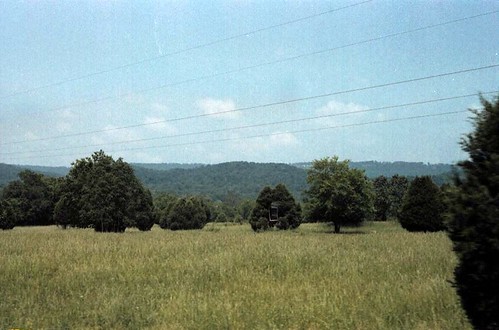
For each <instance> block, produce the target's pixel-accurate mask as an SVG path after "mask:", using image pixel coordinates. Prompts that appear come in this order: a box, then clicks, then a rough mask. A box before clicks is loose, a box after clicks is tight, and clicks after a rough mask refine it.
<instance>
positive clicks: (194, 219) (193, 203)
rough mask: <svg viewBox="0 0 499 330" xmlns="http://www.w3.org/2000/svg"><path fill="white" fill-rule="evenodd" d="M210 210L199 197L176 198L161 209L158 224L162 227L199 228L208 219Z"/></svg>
mask: <svg viewBox="0 0 499 330" xmlns="http://www.w3.org/2000/svg"><path fill="white" fill-rule="evenodd" d="M210 218H211V212H210V208H209V207H208V205H207V203H206V202H205V201H204V200H203V199H202V198H200V197H196V196H190V197H181V198H176V199H175V200H174V201H173V200H172V201H171V202H169V203H168V204H167V205H166V207H165V208H163V209H162V211H161V218H160V220H159V225H160V226H161V228H163V229H171V230H181V229H201V228H203V227H204V226H205V225H206V223H208V221H210Z"/></svg>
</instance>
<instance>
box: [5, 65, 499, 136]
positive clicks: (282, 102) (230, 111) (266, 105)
mask: <svg viewBox="0 0 499 330" xmlns="http://www.w3.org/2000/svg"><path fill="white" fill-rule="evenodd" d="M498 66H499V64H490V65H485V66H481V67H475V68H469V69H463V70H458V71H452V72H446V73H439V74H434V75H430V76H425V77H419V78H412V79H406V80H399V81H395V82H389V83H384V84H379V85H372V86H367V87H360V88H354V89H348V90H342V91H335V92H330V93H325V94H319V95H313V96H307V97H301V98H295V99H288V100H284V101H277V102H272V103H265V104H259V105H254V106H249V107H242V108H237V109H232V110H225V111H218V112H213V113H205V114H197V115H191V116H185V117H178V118H172V119H165V120H159V121H155V122H150V123H143V124H135V125H128V126H121V127H113V128H107V129H100V130H93V131H86V132H79V133H72V134H65V135H55V136H49V137H45V138H38V139H30V140H20V141H14V142H2V143H0V145H14V144H21V143H27V142H36V141H47V140H55V139H60V138H67V137H75V136H83V135H89V134H94V133H103V132H109V131H117V130H124V129H130V128H136V127H143V126H150V125H155V124H162V123H167V122H176V121H182V120H190V119H196V118H203V117H209V116H215V115H221V114H228V113H235V112H242V111H248V110H254V109H258V108H268V107H273V106H277V105H284V104H290V103H296V102H302V101H309V100H313V99H319V98H324V97H329V96H335V95H340V94H348V93H353V92H361V91H366V90H371V89H379V88H384V87H389V86H396V85H402V84H407V83H413V82H417V81H423V80H429V79H435V78H441V77H446V76H452V75H458V74H464V73H469V72H474V71H480V70H486V69H492V68H496V67H498Z"/></svg>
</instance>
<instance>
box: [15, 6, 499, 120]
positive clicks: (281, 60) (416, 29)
mask: <svg viewBox="0 0 499 330" xmlns="http://www.w3.org/2000/svg"><path fill="white" fill-rule="evenodd" d="M498 12H499V10H496V11H491V12H486V13H482V14H477V15H473V16H467V17H462V18H458V19H454V20H450V21H445V22H441V23H436V24H430V25H426V26H422V27H419V28H415V29H410V30H405V31H401V32H395V33H390V34H386V35H383V36H379V37H375V38H369V39H365V40H361V41H357V42H353V43H349V44H345V45H341V46H336V47H331V48H327V49H322V50H317V51H313V52H309V53H303V54H298V55H295V56H291V57H285V58H281V59H277V60H273V61H267V62H262V63H257V64H254V65H250V66H245V67H241V68H237V69H233V70H228V71H224V72H217V73H213V74H209V75H204V76H200V77H194V78H189V79H184V80H180V81H177V82H172V83H166V84H162V85H159V86H155V87H150V88H144V89H139V90H136V91H133V92H128V93H124V94H119V95H108V96H103V97H100V98H97V99H93V100H89V101H84V102H79V103H73V104H67V105H63V106H60V107H56V108H52V109H49V110H45V111H35V112H31V113H25V114H21V115H18V116H16V117H23V116H28V115H34V114H40V113H48V112H57V111H62V110H66V109H71V108H76V107H83V106H86V105H91V104H96V103H100V102H104V101H109V100H113V99H121V98H123V97H125V96H127V95H130V94H131V93H135V94H141V93H148V92H153V91H157V90H160V89H164V88H168V87H175V86H179V85H183V84H187V83H193V82H197V81H202V80H207V79H211V78H216V77H220V76H225V75H230V74H234V73H239V72H243V71H247V70H252V69H257V68H261V67H265V66H269V65H274V64H280V63H285V62H288V61H294V60H298V59H301V58H305V57H309V56H316V55H321V54H325V53H330V52H334V51H337V50H341V49H345V48H350V47H355V46H360V45H363V44H368V43H372V42H376V41H381V40H384V39H389V38H394V37H398V36H402V35H406V34H410V33H414V32H419V31H423V30H428V29H433V28H436V27H441V26H445V25H449V24H454V23H458V22H462V21H466V20H470V19H474V18H478V17H483V16H488V15H492V14H495V13H498Z"/></svg>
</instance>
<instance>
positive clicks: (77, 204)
mask: <svg viewBox="0 0 499 330" xmlns="http://www.w3.org/2000/svg"><path fill="white" fill-rule="evenodd" d="M54 218H55V220H56V221H57V223H58V224H60V225H61V226H63V227H65V226H67V225H68V224H70V225H72V226H75V227H83V228H87V227H92V228H94V229H95V230H96V231H101V232H123V231H125V229H126V228H127V227H137V228H139V229H140V230H149V229H150V228H151V227H152V225H153V224H154V215H153V204H152V197H151V195H150V193H149V191H148V190H146V189H145V188H144V187H143V186H142V184H141V183H140V182H139V181H138V179H137V178H136V177H135V175H134V173H133V169H132V167H131V166H130V165H128V164H127V163H126V162H124V161H123V160H122V159H121V158H120V159H118V160H116V161H115V160H114V159H113V158H112V157H110V156H108V155H106V154H105V153H104V152H103V151H99V152H96V153H94V154H93V155H92V156H91V157H88V158H85V159H80V160H77V161H76V162H75V163H73V164H72V168H71V170H70V171H69V174H68V175H67V177H66V179H65V182H64V183H63V184H61V198H60V200H59V201H58V203H57V205H56V210H55V213H54Z"/></svg>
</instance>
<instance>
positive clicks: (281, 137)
mask: <svg viewBox="0 0 499 330" xmlns="http://www.w3.org/2000/svg"><path fill="white" fill-rule="evenodd" d="M297 143H298V140H297V138H296V136H295V135H294V134H292V133H276V134H274V135H272V136H270V139H269V146H270V147H271V148H272V147H285V146H292V145H296V144H297Z"/></svg>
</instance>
